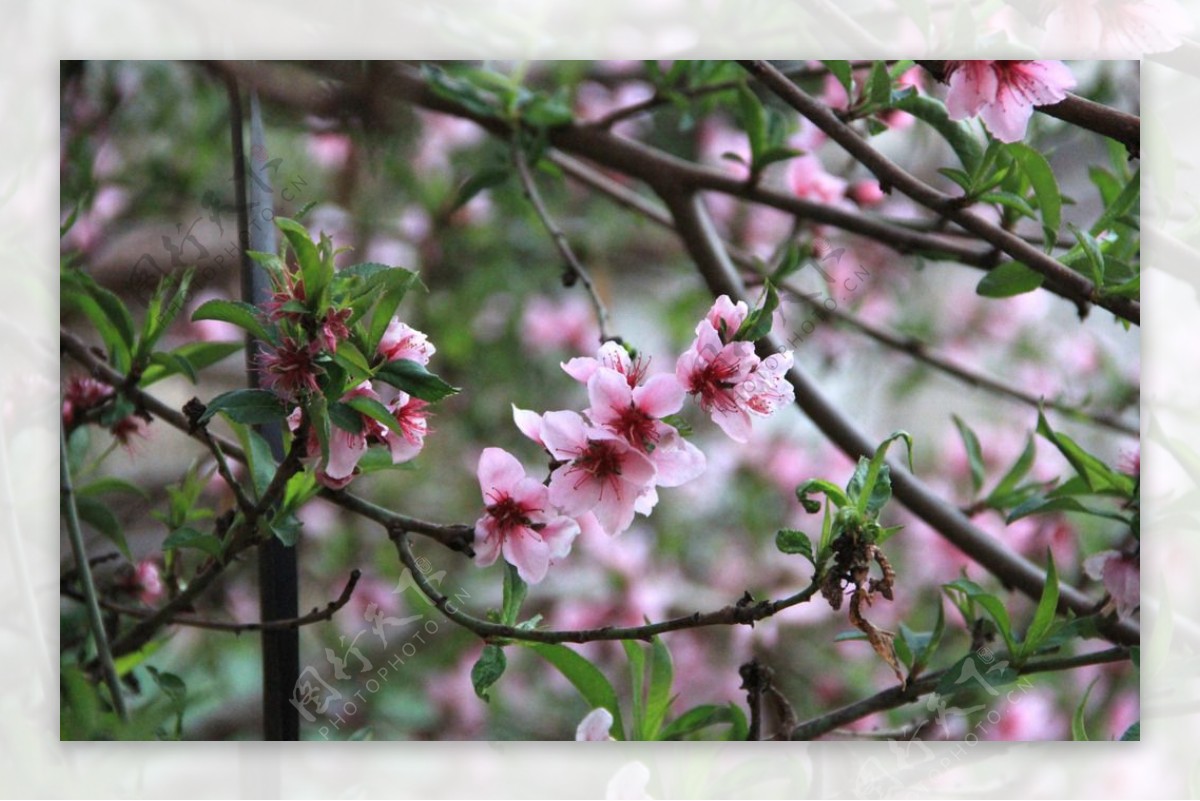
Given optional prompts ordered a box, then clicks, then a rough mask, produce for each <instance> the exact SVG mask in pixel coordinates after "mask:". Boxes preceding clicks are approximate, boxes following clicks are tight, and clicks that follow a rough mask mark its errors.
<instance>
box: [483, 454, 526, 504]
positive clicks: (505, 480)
mask: <svg viewBox="0 0 1200 801" xmlns="http://www.w3.org/2000/svg"><path fill="white" fill-rule="evenodd" d="M477 473H478V475H479V487H480V489H481V490H482V491H483V501H484V503H492V502H493V501H494V500H495V499H494V498H489V497H488V496H489V495H490V494H492V493H494V492H502V493H504V494H508V493H509V492H511V491H512V489H513V487H515V486H516V485H517V482H519V481H520V480H521V479H523V478H525V468H524V467H522V466H521V463H520V462H518V461H517V457H515V456H513V455H512V454H511V453H509V452H508V451H506V450H504V449H503V448H484V449H483V453H481V454H480V455H479V469H478V471H477Z"/></svg>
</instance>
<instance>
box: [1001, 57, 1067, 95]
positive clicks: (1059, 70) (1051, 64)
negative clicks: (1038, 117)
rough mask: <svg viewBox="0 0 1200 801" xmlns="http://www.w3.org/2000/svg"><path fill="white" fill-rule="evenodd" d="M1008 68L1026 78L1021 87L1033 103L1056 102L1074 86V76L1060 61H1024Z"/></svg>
mask: <svg viewBox="0 0 1200 801" xmlns="http://www.w3.org/2000/svg"><path fill="white" fill-rule="evenodd" d="M1010 69H1011V70H1013V71H1014V72H1015V73H1017V74H1019V75H1021V76H1022V77H1024V78H1025V79H1026V80H1023V81H1022V82H1021V88H1022V89H1023V90H1024V92H1025V94H1026V95H1027V96H1028V97H1029V99H1030V100H1032V101H1033V103H1034V105H1038V106H1048V105H1051V104H1052V103H1057V102H1059V101H1060V100H1063V99H1064V98H1066V96H1067V92H1069V91H1070V90H1072V89H1074V88H1075V76H1074V75H1072V74H1071V70H1070V69H1069V68H1068V67H1067V65H1066V64H1064V63H1062V62H1061V61H1025V62H1021V63H1018V64H1015V65H1013V66H1012V67H1010Z"/></svg>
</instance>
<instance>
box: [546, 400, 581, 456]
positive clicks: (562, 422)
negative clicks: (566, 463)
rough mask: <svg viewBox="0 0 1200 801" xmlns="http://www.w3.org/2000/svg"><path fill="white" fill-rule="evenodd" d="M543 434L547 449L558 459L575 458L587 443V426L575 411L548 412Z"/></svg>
mask: <svg viewBox="0 0 1200 801" xmlns="http://www.w3.org/2000/svg"><path fill="white" fill-rule="evenodd" d="M541 434H542V441H543V442H544V443H545V445H546V450H548V451H550V453H551V454H552V455H553V456H555V457H556V458H558V459H573V458H575V457H576V456H578V455H579V452H580V450H581V449H582V448H584V447H585V446H586V445H587V426H585V425H584V422H583V418H582V417H580V416H579V415H578V414H576V413H575V412H570V411H561V412H546V413H545V414H544V415H542V430H541Z"/></svg>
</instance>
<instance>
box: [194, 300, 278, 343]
mask: <svg viewBox="0 0 1200 801" xmlns="http://www.w3.org/2000/svg"><path fill="white" fill-rule="evenodd" d="M192 320H220V321H221V322H224V323H232V324H234V325H236V326H237V327H238V328H244V329H245V330H247V331H249V332H250V333H251V334H253V335H254V336H255V337H256V338H258V339H261V340H263V341H265V342H274V341H275V340H274V337H272V336H271V334H270V332H269V331H267V329H266V327H265V326H263V324H262V321H261V320H259V316H258V309H256V308H254V307H253V306H251V305H250V304H249V303H242V302H241V301H240V300H210V301H207V302H205V303H203V304H202V305H201V306H200V308H198V309H196V311H194V312H192Z"/></svg>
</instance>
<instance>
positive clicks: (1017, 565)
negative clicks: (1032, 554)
mask: <svg viewBox="0 0 1200 801" xmlns="http://www.w3.org/2000/svg"><path fill="white" fill-rule="evenodd" d="M663 199H664V200H665V201H666V203H667V207H668V208H669V209H670V211H671V214H672V216H673V217H674V219H675V227H676V229H677V230H678V231H679V236H680V239H681V240H682V242H683V244H684V247H686V248H687V250H688V252H689V253H690V254H691V256H692V259H693V261H695V263H696V266H697V268H698V269H699V271H700V274H701V276H702V277H703V278H704V281H705V283H706V284H707V285H708V288H709V291H710V292H711V293H712V294H713V295H714V296H716V295H722V294H724V295H728V296H729V297H730V299H731V300H733V301H734V302H737V301H738V300H745V292H744V287H743V285H742V281H741V279H740V278H739V276H738V274H737V271H736V270H735V269H734V267H733V264H732V262H730V261H729V257H728V254H726V252H725V250H724V249H723V248H722V246H721V240H720V238H719V237H718V236H717V233H716V230H715V229H714V228H713V225H712V221H711V219H710V218H709V216H708V213H707V212H706V211H705V209H704V207H703V205H702V200H701V198H700V197H699V196H698V195H695V194H691V193H688V192H686V190H684V191H680V190H677V191H675V192H671V191H667V192H666V193H665V194H664V196H663ZM758 348H759V352H760V354H763V355H764V357H765V356H766V355H770V354H773V353H778V352H780V351H783V350H786V348H784V347H782V346H781V345H780V344H779V343H778V342H777V341H776V340H775V339H774V338H773V337H767V338H764V339H763V340H760V342H759V346H758ZM787 378H788V381H789V382H790V383H791V385H792V387H793V388H794V389H795V394H796V405H797V406H799V407H800V409H801V410H802V411H803V412H804V413H805V414H806V415H807V416H808V418H809V419H810V420H812V421H813V423H814V424H815V425H816V426H817V428H819V429H820V430H821V431H822V433H824V434H825V436H826V437H828V438H829V440H830V441H831V442H833V443H834V444H835V445H837V446H838V448H840V449H841V450H842V452H843V453H845V454H846V455H847V456H849V457H850V458H852V459H857V458H858V457H860V456H866V457H868V458H869V457H870V456H872V455H873V454H874V452H875V443H874V442H872V441H871V440H870V439H868V438H867V437H866V436H865V435H864V434H863V433H862V432H861V431H859V430H858V428H857V427H856V426H855V424H854V423H853V422H852V421H851V420H850V419H849V418H848V417H846V416H845V415H843V414H842V412H841V411H840V410H839V409H838V408H837V407H836V406H834V405H833V404H832V403H830V402H829V400H828V399H827V398H825V397H824V396H823V395H822V394H821V392H820V390H819V389H818V388H817V385H816V384H815V382H813V380H812V379H811V378H810V377H809V376H808V375H807V374H805V373H804V371H803V370H801V368H800V367H799V365H794V366H793V367H792V369H791V370H790V371H788V374H787ZM889 466H890V470H891V476H892V488H893V490H894V492H895V495H896V497H897V498H899V499H900V501H901V503H903V504H904V505H905V506H907V507H908V509H909V510H910V511H912V512H913V513H914V514H915V515H917V517H919V518H921V519H922V520H924V521H925V522H926V523H928V524H929V525H930V526H931V527H932V528H933V529H935V530H936V531H938V532H939V533H940V534H941V535H942V536H943V537H945V538H946V539H948V540H949V541H950V542H952V543H953V544H954V545H955V546H957V547H958V549H959V550H961V551H962V552H963V553H965V554H966V555H967V556H970V557H971V558H972V559H974V560H975V561H976V562H978V563H979V564H980V565H982V566H983V567H984V568H985V569H987V570H988V571H989V572H990V573H992V574H993V575H995V576H996V577H997V578H999V579H1000V580H1001V581H1002V582H1004V584H1005V585H1006V586H1010V587H1015V588H1017V589H1018V590H1020V591H1021V592H1023V593H1025V594H1026V595H1027V596H1029V597H1030V598H1032V599H1033V600H1035V601H1036V600H1038V599H1039V598H1041V595H1042V588H1043V586H1044V585H1045V572H1044V571H1043V570H1042V569H1041V568H1038V567H1037V566H1035V565H1034V564H1033V563H1031V562H1029V561H1028V560H1027V559H1025V558H1023V557H1021V556H1020V555H1018V554H1016V553H1014V552H1013V551H1011V550H1010V549H1009V548H1007V547H1006V546H1005V545H1004V544H1003V543H1002V542H1000V541H999V540H998V539H996V538H995V537H991V536H988V535H987V534H986V533H984V532H983V531H981V530H980V529H978V528H977V527H976V526H975V525H974V524H973V523H972V522H971V521H970V519H968V518H967V517H966V516H965V515H963V514H962V512H961V511H960V510H958V509H956V508H955V507H954V506H953V505H951V504H948V503H946V502H945V501H943V500H942V499H941V498H940V497H938V495H937V494H935V493H934V492H933V491H932V490H930V489H929V488H928V487H926V486H925V484H924V483H922V482H921V481H920V480H918V479H917V478H916V477H915V476H913V475H912V474H911V473H909V472H908V471H907V470H905V469H904V467H903V466H901V465H899V464H896V463H895V462H889ZM1094 606H1095V601H1094V600H1092V599H1091V598H1089V597H1088V596H1086V595H1085V594H1083V593H1082V592H1080V591H1079V590H1077V589H1075V588H1074V587H1070V586H1068V585H1065V584H1063V585H1060V592H1059V609H1060V610H1067V609H1070V610H1073V611H1075V612H1076V613H1078V614H1088V613H1089V612H1090V611H1091V610H1092V608H1093V607H1094ZM1106 636H1108V637H1110V638H1111V639H1113V640H1114V641H1115V642H1119V643H1122V644H1127V645H1130V644H1136V643H1137V642H1138V641H1139V638H1140V633H1139V629H1138V627H1137V626H1136V625H1134V624H1133V623H1131V622H1129V621H1122V622H1119V623H1116V624H1114V625H1113V626H1112V627H1111V630H1110V631H1107V632H1106Z"/></svg>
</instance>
